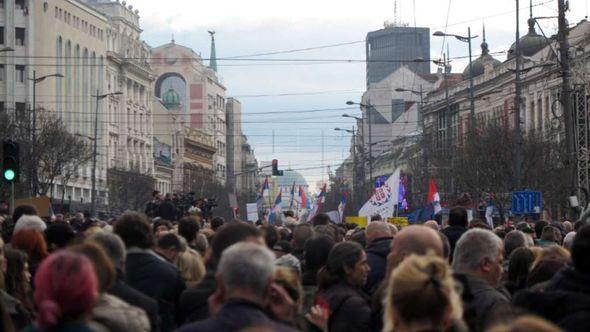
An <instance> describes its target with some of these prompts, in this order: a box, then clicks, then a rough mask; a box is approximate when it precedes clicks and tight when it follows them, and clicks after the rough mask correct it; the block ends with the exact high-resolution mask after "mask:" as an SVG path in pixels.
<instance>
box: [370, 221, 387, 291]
mask: <svg viewBox="0 0 590 332" xmlns="http://www.w3.org/2000/svg"><path fill="white" fill-rule="evenodd" d="M365 238H366V241H367V248H366V253H367V262H368V263H369V267H370V268H371V271H370V272H369V276H368V278H367V283H366V285H365V287H364V290H365V292H366V293H367V294H369V295H371V294H373V292H374V291H375V289H376V288H377V287H378V286H379V284H380V283H381V281H382V280H383V278H385V271H386V270H387V255H388V254H389V251H390V249H391V242H392V241H393V234H392V232H391V228H389V224H388V223H386V222H383V221H374V222H372V223H370V224H369V225H367V228H366V229H365Z"/></svg>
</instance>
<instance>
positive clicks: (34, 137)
mask: <svg viewBox="0 0 590 332" xmlns="http://www.w3.org/2000/svg"><path fill="white" fill-rule="evenodd" d="M0 51H4V52H8V51H14V50H13V49H11V48H5V49H2V50H0ZM50 77H56V78H63V77H64V76H63V75H62V74H59V73H56V74H50V75H45V76H41V77H37V71H35V70H33V78H29V79H28V80H29V81H31V82H33V121H32V122H33V123H32V130H31V161H32V165H31V170H30V175H29V177H30V178H31V180H30V181H31V191H32V192H31V196H33V197H36V196H37V189H38V188H37V157H36V156H35V145H37V84H38V83H41V82H43V81H44V80H45V79H47V78H50Z"/></svg>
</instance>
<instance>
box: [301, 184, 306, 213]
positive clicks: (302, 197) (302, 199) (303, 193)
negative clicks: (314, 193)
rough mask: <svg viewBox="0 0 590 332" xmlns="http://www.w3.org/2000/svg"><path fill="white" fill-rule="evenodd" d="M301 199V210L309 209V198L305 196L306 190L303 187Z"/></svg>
mask: <svg viewBox="0 0 590 332" xmlns="http://www.w3.org/2000/svg"><path fill="white" fill-rule="evenodd" d="M299 199H300V200H301V203H300V205H299V208H300V209H307V197H306V196H305V190H304V189H303V187H302V186H299Z"/></svg>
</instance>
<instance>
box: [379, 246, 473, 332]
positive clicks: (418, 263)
mask: <svg viewBox="0 0 590 332" xmlns="http://www.w3.org/2000/svg"><path fill="white" fill-rule="evenodd" d="M384 307H385V312H384V317H383V320H384V329H383V331H393V330H394V327H395V325H396V323H398V324H399V322H395V319H396V317H398V318H399V319H400V320H403V321H404V323H405V325H408V326H416V327H421V328H428V327H440V326H442V325H443V324H444V319H445V316H446V314H447V313H448V312H449V311H450V317H449V318H450V321H460V320H461V317H462V316H463V307H462V305H461V299H460V297H459V295H458V294H457V291H456V288H455V281H454V279H453V276H452V270H451V267H450V266H449V264H448V263H447V261H445V260H444V259H442V258H440V257H438V256H436V255H435V254H433V253H429V254H427V255H411V256H409V257H408V258H406V259H405V260H404V261H403V262H402V263H401V264H400V265H399V266H398V267H397V268H396V269H395V270H393V273H392V274H391V275H390V276H389V278H388V286H387V295H386V297H385V299H384Z"/></svg>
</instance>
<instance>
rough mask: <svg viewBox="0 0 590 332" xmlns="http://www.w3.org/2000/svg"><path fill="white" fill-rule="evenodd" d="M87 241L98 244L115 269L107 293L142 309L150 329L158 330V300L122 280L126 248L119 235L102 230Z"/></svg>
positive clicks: (157, 331)
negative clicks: (113, 277) (114, 274)
mask: <svg viewBox="0 0 590 332" xmlns="http://www.w3.org/2000/svg"><path fill="white" fill-rule="evenodd" d="M87 241H89V242H91V243H96V244H97V245H99V246H100V247H101V248H102V249H103V250H104V252H105V254H106V255H107V258H108V259H109V260H110V261H111V264H112V265H113V267H114V269H115V273H116V276H115V280H114V281H113V284H112V285H111V287H110V288H109V289H107V293H109V294H111V295H114V296H116V297H118V298H120V299H121V300H123V301H125V302H127V303H129V304H130V305H133V306H136V307H138V308H141V309H143V311H145V313H146V314H147V315H148V318H149V319H150V326H151V331H152V332H159V331H160V318H159V316H158V302H157V301H156V300H154V299H152V298H151V297H149V296H147V295H145V294H143V293H142V292H140V291H138V290H136V289H135V288H133V287H131V286H129V285H128V284H127V283H126V282H125V280H124V274H123V271H124V270H125V256H126V250H125V244H124V243H123V240H121V237H119V236H118V235H116V234H113V233H108V232H102V233H97V234H94V235H92V236H91V237H90V238H88V239H87Z"/></svg>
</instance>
